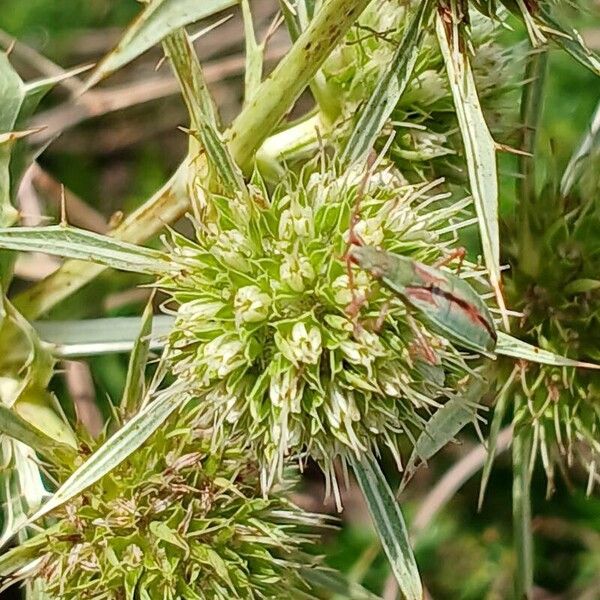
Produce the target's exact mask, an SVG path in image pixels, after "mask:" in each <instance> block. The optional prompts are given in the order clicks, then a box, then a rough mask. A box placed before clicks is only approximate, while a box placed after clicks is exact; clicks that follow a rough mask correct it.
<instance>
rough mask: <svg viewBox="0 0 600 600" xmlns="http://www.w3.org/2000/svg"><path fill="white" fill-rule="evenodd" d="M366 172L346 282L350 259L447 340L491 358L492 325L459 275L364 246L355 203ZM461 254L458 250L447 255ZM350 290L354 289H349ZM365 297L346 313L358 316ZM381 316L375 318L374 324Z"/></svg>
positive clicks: (352, 225) (353, 219) (353, 220)
mask: <svg viewBox="0 0 600 600" xmlns="http://www.w3.org/2000/svg"><path fill="white" fill-rule="evenodd" d="M368 174H369V172H367V174H366V175H365V177H364V178H363V180H362V182H361V184H360V187H359V189H358V191H357V197H356V204H355V207H354V210H353V212H352V215H351V217H350V230H349V237H348V248H347V251H346V261H347V264H348V273H349V277H348V281H349V282H350V286H351V287H352V289H354V288H353V278H352V276H351V268H350V263H355V264H357V265H358V266H359V267H361V268H362V269H365V270H366V271H369V272H370V273H371V275H372V276H373V277H375V278H377V279H379V280H380V281H381V282H382V283H383V284H384V285H385V286H386V287H387V288H389V289H390V290H391V291H392V292H394V293H395V294H396V295H397V296H399V297H400V298H401V299H402V301H403V302H405V303H406V304H408V305H409V306H410V307H411V308H413V309H415V310H417V311H418V312H419V313H420V314H421V316H422V317H424V318H425V319H426V320H427V321H428V323H429V324H430V325H431V326H432V327H433V328H435V329H436V330H437V331H439V332H440V333H441V334H442V335H444V336H446V337H447V338H448V339H449V340H450V341H452V342H456V343H457V344H459V345H461V346H464V347H465V348H468V349H470V350H474V351H475V352H478V353H479V354H483V355H484V356H488V357H490V358H494V354H493V351H494V348H495V347H496V340H497V334H496V326H495V324H494V320H493V319H492V316H491V314H490V311H489V309H488V307H487V306H486V305H485V303H484V302H483V300H481V298H480V297H479V295H478V294H477V293H476V292H475V291H474V290H473V288H472V287H471V286H470V285H469V284H468V283H466V282H465V281H464V280H463V279H461V278H460V277H458V276H457V275H454V274H452V273H448V272H446V271H442V270H441V269H439V268H436V267H431V266H429V265H426V264H423V263H421V262H419V261H416V260H413V259H411V258H408V257H406V256H401V255H399V254H393V253H391V252H387V251H385V250H380V249H378V248H375V247H374V246H367V245H365V244H364V243H363V241H362V240H361V239H360V236H359V235H358V234H357V233H356V231H355V227H356V224H357V222H358V220H359V210H360V209H359V207H360V201H361V198H362V195H363V193H364V189H365V187H366V185H367V181H368ZM461 254H462V255H464V251H458V252H455V253H453V254H452V255H451V257H450V258H453V257H454V256H456V255H459V256H460V255H461ZM353 293H354V292H353ZM364 301H365V298H356V297H355V298H354V299H353V301H352V304H351V305H350V306H349V307H348V313H349V314H350V315H351V316H356V315H357V314H358V312H359V311H360V308H361V306H362V304H363V303H364ZM384 317H385V315H382V316H381V317H380V319H378V324H381V321H382V320H383V318H384Z"/></svg>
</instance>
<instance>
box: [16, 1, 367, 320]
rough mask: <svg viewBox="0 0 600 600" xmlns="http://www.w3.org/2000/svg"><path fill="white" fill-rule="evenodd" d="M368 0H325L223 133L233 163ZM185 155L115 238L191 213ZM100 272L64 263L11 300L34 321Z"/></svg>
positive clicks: (145, 233) (255, 144)
mask: <svg viewBox="0 0 600 600" xmlns="http://www.w3.org/2000/svg"><path fill="white" fill-rule="evenodd" d="M368 3H369V0H329V1H328V2H326V3H325V4H324V5H323V7H322V9H321V10H320V11H319V12H318V14H317V15H315V18H314V19H313V20H312V21H311V24H310V26H309V27H308V28H307V29H306V31H305V32H304V33H302V35H301V36H300V37H299V38H298V40H297V42H296V43H295V44H294V45H293V47H292V48H291V50H290V51H289V52H288V54H287V55H286V56H285V57H284V58H283V59H282V60H281V62H280V63H279V65H278V66H277V68H276V69H275V70H274V71H273V73H272V74H271V75H270V76H269V77H268V79H266V80H265V81H263V83H262V84H261V85H260V87H259V88H258V90H257V92H256V94H255V96H254V100H253V101H252V102H251V103H250V104H249V105H248V106H247V107H245V108H244V109H243V110H242V112H241V113H240V114H239V116H238V117H237V119H236V120H235V122H234V123H233V126H232V128H231V130H230V131H229V134H228V139H229V140H230V150H231V153H232V155H233V157H234V159H235V160H236V161H237V162H238V163H239V164H240V165H241V166H242V167H244V166H245V167H247V166H248V165H249V163H250V160H251V158H252V156H253V155H254V153H255V152H256V150H257V149H258V148H259V147H260V146H261V144H262V143H263V142H264V140H265V139H266V138H267V136H268V135H269V134H270V133H271V131H272V130H273V128H274V127H275V126H276V125H277V123H279V121H280V120H281V119H282V118H283V117H284V116H285V114H286V113H287V111H288V110H289V109H290V108H291V107H292V106H293V104H294V102H295V101H296V99H297V98H298V96H299V95H300V94H301V93H302V90H303V89H304V88H305V87H306V86H307V85H308V83H309V81H310V80H311V78H312V77H313V75H314V74H315V73H316V71H317V70H318V69H319V67H320V66H321V64H322V63H323V61H324V60H325V59H326V58H327V56H328V55H329V53H330V52H331V50H332V49H333V48H334V46H335V45H336V44H338V43H339V42H340V40H341V39H342V38H343V36H344V35H345V33H346V31H347V30H348V29H349V28H350V26H351V25H352V23H353V22H354V21H355V20H356V18H357V17H358V16H359V15H360V13H361V12H362V11H363V9H364V8H365V7H366V6H367V4H368ZM189 162H190V161H189V157H186V158H185V159H184V160H183V162H182V163H181V165H180V167H179V169H178V170H177V172H176V173H175V174H174V175H173V177H172V178H171V179H170V180H169V181H168V182H167V183H166V184H165V185H164V186H163V187H162V188H161V189H160V190H159V191H158V192H157V193H156V194H155V195H154V196H153V197H152V198H151V199H150V200H148V202H146V203H145V204H144V205H143V206H141V207H140V208H138V209H137V210H136V211H135V212H134V213H132V214H131V215H130V216H129V217H128V218H127V219H125V220H124V221H123V223H122V224H121V225H120V226H119V227H117V228H116V229H114V230H113V232H112V235H114V236H115V237H116V238H118V239H120V240H124V241H128V242H133V243H142V242H144V241H145V240H147V239H149V238H151V237H153V236H154V235H156V234H157V233H158V232H159V231H161V229H162V228H163V227H164V225H166V224H168V223H172V222H174V221H176V220H177V219H179V218H180V217H182V216H183V215H184V214H185V213H186V212H187V211H188V210H189V209H190V199H189V197H188V194H187V191H186V189H185V182H186V180H187V177H186V172H187V168H188V166H189ZM103 270H104V268H103V267H98V266H97V265H91V264H86V263H82V262H80V261H72V260H69V261H66V262H65V264H64V265H63V266H62V267H61V268H60V269H59V270H58V271H56V273H54V274H52V275H50V277H48V278H46V279H44V280H43V281H41V282H39V283H38V284H37V285H34V286H32V287H31V288H30V289H29V290H27V291H26V292H24V293H22V294H19V295H18V296H17V297H16V298H15V299H14V304H15V306H17V307H18V309H19V310H20V311H21V312H22V313H23V315H24V316H26V317H27V318H28V319H33V318H36V317H39V316H40V315H41V314H42V313H44V312H46V311H48V310H50V309H51V308H52V307H53V306H55V305H56V304H57V303H58V302H60V301H61V300H63V299H64V298H66V297H67V296H69V295H70V294H72V293H73V292H75V291H77V290H78V289H80V288H81V287H82V286H84V285H85V284H86V283H88V282H89V281H91V280H92V279H94V278H95V277H96V276H97V275H99V274H100V273H101V272H102V271H103Z"/></svg>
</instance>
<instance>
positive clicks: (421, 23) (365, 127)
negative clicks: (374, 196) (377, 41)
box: [342, 0, 436, 163]
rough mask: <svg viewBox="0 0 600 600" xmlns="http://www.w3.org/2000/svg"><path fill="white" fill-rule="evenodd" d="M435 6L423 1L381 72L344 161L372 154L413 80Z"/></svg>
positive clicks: (360, 116)
mask: <svg viewBox="0 0 600 600" xmlns="http://www.w3.org/2000/svg"><path fill="white" fill-rule="evenodd" d="M435 5H436V2H435V1H434V0H423V2H421V3H420V5H419V6H418V8H417V11H416V13H415V15H414V16H413V18H412V21H411V22H410V24H409V26H408V27H407V28H406V31H405V32H404V36H403V38H402V41H401V42H400V44H399V45H398V48H396V51H395V52H394V55H393V57H392V60H391V61H390V65H389V68H387V69H384V70H383V71H382V73H381V75H380V77H379V80H378V81H377V84H376V85H375V89H374V90H373V92H372V94H371V96H370V98H369V99H368V101H367V103H366V104H365V105H364V106H363V108H362V109H361V111H360V113H359V115H358V119H357V120H356V125H355V127H354V129H353V131H352V134H351V136H350V139H349V140H348V143H347V144H346V147H345V148H344V153H343V154H342V161H343V162H347V163H353V162H355V161H357V160H359V159H360V158H362V157H364V156H365V154H366V153H367V152H369V150H370V149H371V148H372V146H373V144H374V143H375V140H376V139H377V136H378V135H379V133H380V132H381V129H382V128H383V126H384V124H385V122H386V121H387V120H388V118H389V116H390V115H391V114H392V111H393V110H394V108H395V107H396V105H397V104H398V101H399V100H400V97H401V96H402V94H403V93H404V90H405V89H406V86H407V85H408V82H409V81H410V79H411V77H412V72H413V69H414V67H415V63H416V62H417V58H418V56H419V51H420V50H421V40H422V39H423V36H424V35H425V33H426V31H427V26H428V24H429V21H430V19H431V13H432V12H433V10H434V8H435Z"/></svg>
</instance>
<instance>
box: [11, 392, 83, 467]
mask: <svg viewBox="0 0 600 600" xmlns="http://www.w3.org/2000/svg"><path fill="white" fill-rule="evenodd" d="M0 432H2V433H3V434H5V435H8V436H9V437H11V438H14V439H16V440H18V441H19V442H22V443H23V444H26V445H27V446H29V447H30V448H32V449H33V450H35V451H36V452H39V453H40V454H42V455H43V456H45V457H46V458H47V459H50V460H51V461H52V462H59V463H60V462H63V463H64V461H65V458H66V457H73V456H74V455H75V450H74V449H73V447H71V446H70V445H69V444H65V443H62V442H59V441H57V440H55V439H53V438H51V437H50V436H48V435H46V434H45V433H44V432H42V431H41V430H40V429H38V428H37V427H34V426H33V425H32V424H31V423H29V421H26V420H25V419H24V418H23V417H21V416H20V415H19V414H17V413H16V412H15V411H14V410H12V409H10V408H8V407H7V406H5V405H4V404H2V403H0ZM61 457H62V460H61Z"/></svg>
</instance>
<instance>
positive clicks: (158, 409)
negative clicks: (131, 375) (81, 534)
mask: <svg viewBox="0 0 600 600" xmlns="http://www.w3.org/2000/svg"><path fill="white" fill-rule="evenodd" d="M188 399H189V397H188V396H187V394H186V389H185V385H184V384H182V383H177V384H174V385H173V386H171V387H170V388H167V389H166V390H163V391H161V392H159V394H158V395H157V398H156V399H155V400H154V401H153V402H150V403H148V404H146V405H145V406H144V407H143V408H142V410H140V412H138V413H137V414H136V415H135V416H134V417H133V418H132V419H131V420H129V421H128V422H127V423H126V424H125V425H124V426H123V427H122V428H121V429H119V431H117V433H115V434H114V435H113V436H112V437H111V438H109V440H107V441H106V442H105V443H104V444H103V445H102V446H101V447H100V448H98V450H96V451H95V452H94V453H93V454H92V455H91V456H90V457H89V458H88V459H87V460H86V461H85V462H84V463H83V464H82V465H81V466H80V467H79V468H78V469H76V470H75V471H74V472H73V474H72V475H71V476H70V477H69V478H68V479H67V480H66V481H65V482H64V483H63V484H62V485H61V486H60V487H59V488H58V490H56V492H55V493H54V494H53V495H52V496H51V498H50V499H49V500H48V501H47V502H45V503H44V504H43V505H42V506H41V507H40V508H39V510H37V511H36V512H35V513H34V514H33V515H32V516H31V517H29V518H28V519H26V520H22V521H21V522H20V523H15V525H14V527H13V531H10V532H9V533H8V534H7V539H9V538H10V537H12V535H14V534H15V533H17V531H18V530H20V529H22V528H23V527H25V526H26V525H30V524H31V523H34V522H35V521H37V520H38V519H40V518H41V517H43V516H45V515H47V514H48V513H50V512H52V511H53V510H55V509H56V508H58V507H59V506H62V505H63V504H64V503H65V502H68V501H69V500H71V498H74V497H75V496H76V495H77V494H79V493H80V492H82V491H83V490H85V489H86V488H88V487H89V486H90V485H93V484H94V483H96V482H97V481H98V480H100V479H101V478H102V477H104V476H105V475H106V474H108V473H110V471H111V470H112V469H114V468H115V467H117V466H118V465H119V464H120V463H121V462H123V461H124V460H125V459H126V458H127V457H128V456H129V455H130V454H131V453H132V452H135V450H137V449H138V448H139V447H140V446H141V445H142V444H143V443H144V442H145V441H146V440H147V439H148V438H149V437H150V436H151V435H152V434H153V433H154V432H155V431H156V430H157V429H158V428H159V427H160V426H161V425H162V424H163V423H164V422H165V421H166V420H167V418H168V417H169V415H171V413H173V411H175V410H176V409H177V408H179V407H180V406H181V405H182V404H184V402H186V401H187V400H188Z"/></svg>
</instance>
